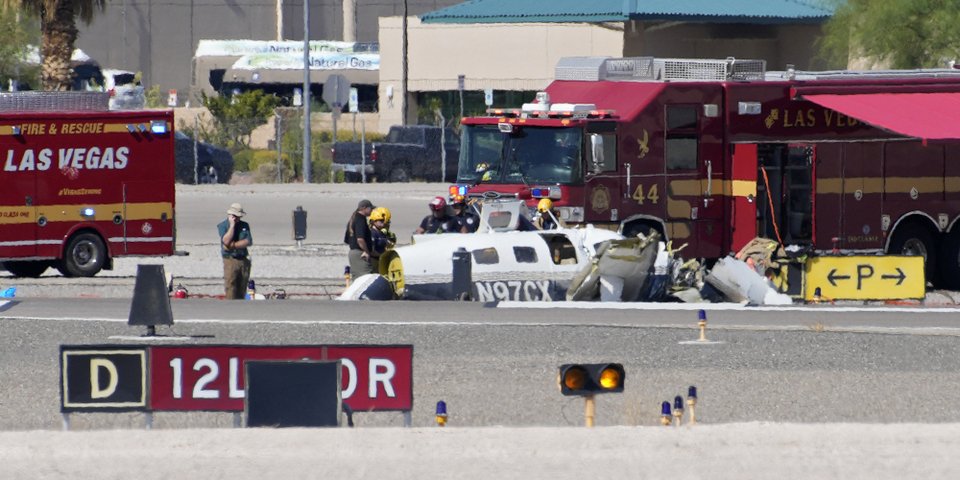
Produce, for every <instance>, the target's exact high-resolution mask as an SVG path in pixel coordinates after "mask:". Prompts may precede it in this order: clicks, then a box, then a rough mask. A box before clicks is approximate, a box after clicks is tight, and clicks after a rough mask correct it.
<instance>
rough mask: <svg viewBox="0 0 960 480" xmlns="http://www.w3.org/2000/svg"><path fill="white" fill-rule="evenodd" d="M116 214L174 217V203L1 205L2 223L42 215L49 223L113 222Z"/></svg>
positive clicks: (133, 217) (30, 220) (27, 220)
mask: <svg viewBox="0 0 960 480" xmlns="http://www.w3.org/2000/svg"><path fill="white" fill-rule="evenodd" d="M87 209H91V210H87ZM91 214H92V215H91ZM116 215H120V216H121V218H123V219H124V220H127V221H130V220H158V219H161V218H163V216H164V215H166V219H167V220H173V204H172V203H170V202H146V203H128V204H126V209H125V210H124V205H123V204H122V203H107V204H91V203H78V204H70V205H44V206H40V207H0V225H9V224H22V223H34V222H36V221H37V219H38V218H39V217H41V216H42V217H45V218H46V219H47V221H48V222H82V221H88V222H89V221H97V222H102V221H105V222H112V221H113V219H114V217H115V216H116Z"/></svg>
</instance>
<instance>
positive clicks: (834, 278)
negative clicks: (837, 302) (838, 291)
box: [827, 268, 850, 287]
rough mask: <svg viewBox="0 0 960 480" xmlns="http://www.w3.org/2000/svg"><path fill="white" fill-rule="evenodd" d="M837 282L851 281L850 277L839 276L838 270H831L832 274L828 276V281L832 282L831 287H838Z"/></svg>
mask: <svg viewBox="0 0 960 480" xmlns="http://www.w3.org/2000/svg"><path fill="white" fill-rule="evenodd" d="M837 280H850V275H837V269H836V268H834V269H833V270H830V273H828V274H827V281H829V282H830V285H833V286H834V287H836V286H837Z"/></svg>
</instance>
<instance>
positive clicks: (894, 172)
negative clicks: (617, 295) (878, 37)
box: [455, 57, 960, 289]
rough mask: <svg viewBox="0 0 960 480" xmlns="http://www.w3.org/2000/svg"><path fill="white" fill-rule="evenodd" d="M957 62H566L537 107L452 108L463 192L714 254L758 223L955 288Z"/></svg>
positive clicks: (959, 191) (783, 235)
mask: <svg viewBox="0 0 960 480" xmlns="http://www.w3.org/2000/svg"><path fill="white" fill-rule="evenodd" d="M957 112H960V70H956V69H947V68H944V69H926V70H913V71H869V72H866V71H832V72H801V71H795V70H794V69H793V68H789V67H788V69H787V70H785V71H779V72H772V71H771V72H767V71H766V65H765V62H764V61H762V60H736V59H732V58H728V59H723V60H695V59H659V58H652V57H635V58H605V57H575V58H564V59H561V60H560V62H559V63H558V65H557V67H556V80H555V81H553V82H552V83H551V84H550V85H549V86H548V87H547V89H546V91H545V92H540V93H538V94H537V98H536V101H535V102H534V103H528V104H524V105H523V106H522V108H518V109H490V110H488V111H487V114H486V115H485V116H478V117H470V118H464V119H462V132H461V138H462V140H461V141H462V146H461V150H460V152H461V153H460V163H459V168H458V179H457V182H458V185H457V186H455V187H457V188H459V189H460V190H462V191H466V192H467V195H468V196H470V197H486V198H497V197H516V198H520V199H523V200H525V201H526V202H527V205H528V206H529V207H534V206H535V204H536V202H537V201H538V200H539V199H540V198H550V199H552V200H553V204H554V205H555V206H556V207H557V211H558V212H559V213H560V216H561V217H562V219H563V220H564V221H565V222H567V223H569V224H578V223H592V224H594V225H597V226H604V227H606V228H612V229H619V230H620V231H621V233H623V234H624V235H626V236H633V235H635V234H637V233H638V232H650V231H657V232H659V233H660V234H662V235H663V236H664V238H666V239H668V240H673V244H674V245H675V246H676V245H680V244H683V243H686V244H687V247H686V248H685V249H684V250H683V256H684V257H689V258H706V259H718V258H722V257H723V256H725V255H727V254H729V253H730V252H736V251H738V250H740V248H741V247H743V246H744V245H745V244H747V242H749V241H750V240H752V239H754V238H756V237H766V238H771V239H775V240H777V241H778V242H780V243H781V244H783V245H798V246H805V247H806V248H809V249H811V250H812V251H813V252H814V253H828V252H840V253H861V254H872V253H881V252H883V253H889V254H907V255H922V256H924V258H925V273H926V278H927V282H929V283H932V284H933V285H935V286H943V287H948V288H954V289H956V288H960V225H958V223H957V220H958V218H960V113H957Z"/></svg>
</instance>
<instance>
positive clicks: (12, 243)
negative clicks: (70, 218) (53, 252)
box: [0, 240, 63, 247]
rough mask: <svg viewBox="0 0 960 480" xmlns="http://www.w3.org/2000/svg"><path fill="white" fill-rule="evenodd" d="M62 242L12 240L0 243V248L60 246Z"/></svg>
mask: <svg viewBox="0 0 960 480" xmlns="http://www.w3.org/2000/svg"><path fill="white" fill-rule="evenodd" d="M61 243H63V240H13V241H9V242H0V247H24V246H27V245H60V244H61Z"/></svg>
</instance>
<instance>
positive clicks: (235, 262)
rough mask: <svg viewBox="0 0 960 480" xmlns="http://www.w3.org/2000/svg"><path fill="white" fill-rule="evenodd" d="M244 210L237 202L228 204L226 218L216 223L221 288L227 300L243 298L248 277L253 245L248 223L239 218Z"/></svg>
mask: <svg viewBox="0 0 960 480" xmlns="http://www.w3.org/2000/svg"><path fill="white" fill-rule="evenodd" d="M245 214H246V212H244V211H243V206H241V205H240V204H239V203H233V204H230V208H228V209H227V219H226V220H224V221H222V222H220V224H219V225H217V231H219V232H220V256H222V257H223V288H224V291H225V294H226V295H225V296H226V299H227V300H243V297H244V294H246V291H247V281H248V280H249V279H250V254H249V252H247V247H249V246H250V245H253V235H252V234H251V233H250V224H249V223H247V222H244V221H243V220H240V218H242V217H243V216H244V215H245Z"/></svg>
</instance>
